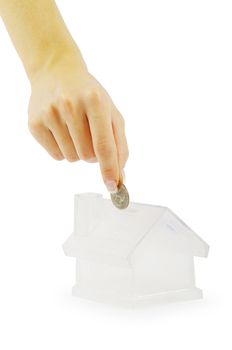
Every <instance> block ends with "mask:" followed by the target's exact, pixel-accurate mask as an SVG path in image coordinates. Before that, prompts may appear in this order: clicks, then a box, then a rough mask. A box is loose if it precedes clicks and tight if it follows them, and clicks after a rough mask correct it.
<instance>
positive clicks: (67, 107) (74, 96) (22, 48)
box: [0, 0, 128, 192]
mask: <svg viewBox="0 0 232 350" xmlns="http://www.w3.org/2000/svg"><path fill="white" fill-rule="evenodd" d="M0 15H1V17H2V19H3V21H4V23H5V25H6V28H7V30H8V32H9V35H10V37H11V39H12V41H13V43H14V46H15V48H16V50H17V52H18V54H19V56H20V58H21V60H22V62H23V65H24V67H25V71H26V73H27V76H28V78H29V80H30V83H31V97H30V101H29V108H28V115H29V118H28V127H29V130H30V132H31V133H32V135H33V136H34V138H35V139H36V140H37V141H38V142H39V143H40V144H41V145H42V146H43V147H44V148H45V149H46V150H47V152H48V153H49V154H50V155H51V156H52V157H53V158H54V159H56V160H62V159H67V160H68V161H70V162H75V161H78V160H84V161H87V162H99V165H100V169H101V173H102V178H103V181H104V183H105V184H106V187H107V189H108V190H109V191H110V192H114V191H115V190H116V189H117V186H118V184H119V182H120V181H121V177H122V169H123V168H124V167H125V164H126V161H127V159H128V146H127V140H126V135H125V126H124V119H123V117H122V115H121V114H120V112H119V111H118V109H117V108H116V106H115V105H114V103H113V101H112V99H111V98H110V96H109V94H108V93H107V91H106V90H105V89H104V87H103V86H102V85H101V84H100V83H99V82H98V81H97V80H96V79H95V78H94V77H93V76H92V75H91V74H90V72H89V71H88V68H87V66H86V64H85V62H84V59H83V57H82V55H81V52H80V50H79V48H78V46H77V45H76V43H75V42H74V40H73V38H72V37H71V35H70V33H69V32H68V29H67V27H66V26H65V23H64V21H63V19H62V17H61V15H60V13H59V11H58V9H57V7H56V4H55V2H54V1H53V0H0Z"/></svg>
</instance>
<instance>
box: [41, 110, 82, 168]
mask: <svg viewBox="0 0 232 350" xmlns="http://www.w3.org/2000/svg"><path fill="white" fill-rule="evenodd" d="M47 124H48V127H49V129H50V131H51V132H52V134H53V136H54V138H55V140H56V142H57V144H58V146H59V148H60V150H61V152H62V154H63V156H64V157H65V158H66V159H67V160H68V161H69V162H75V161H77V160H79V156H78V154H77V151H76V149H75V146H74V144H73V141H72V138H71V136H70V133H69V130H68V127H67V125H66V123H65V122H64V121H63V120H62V119H61V117H60V114H59V112H58V110H57V109H56V108H55V107H53V108H52V110H51V111H50V115H49V117H48V121H47Z"/></svg>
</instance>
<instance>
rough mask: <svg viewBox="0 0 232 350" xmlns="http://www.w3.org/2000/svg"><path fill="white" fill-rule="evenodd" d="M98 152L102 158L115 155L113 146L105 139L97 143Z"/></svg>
mask: <svg viewBox="0 0 232 350" xmlns="http://www.w3.org/2000/svg"><path fill="white" fill-rule="evenodd" d="M96 150H97V153H98V154H99V155H100V156H101V157H108V156H111V155H112V153H113V148H112V146H111V144H110V143H109V142H108V141H107V140H104V139H102V140H100V141H98V142H97V145H96Z"/></svg>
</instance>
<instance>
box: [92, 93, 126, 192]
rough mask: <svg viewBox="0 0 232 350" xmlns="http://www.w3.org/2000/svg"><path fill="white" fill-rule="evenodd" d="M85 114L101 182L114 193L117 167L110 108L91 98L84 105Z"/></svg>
mask: <svg viewBox="0 0 232 350" xmlns="http://www.w3.org/2000/svg"><path fill="white" fill-rule="evenodd" d="M86 112H87V117H88V121H89V126H90V131H91V135H92V141H93V148H94V152H95V154H96V156H97V159H98V161H99V164H100V168H101V173H102V177H103V180H104V182H105V184H106V186H107V188H108V190H109V191H110V192H113V191H116V189H117V184H118V182H119V165H118V156H117V148H116V144H115V140H114V133H113V128H112V120H111V111H110V108H107V107H106V106H104V104H103V103H101V101H100V99H99V98H98V96H92V97H91V99H90V101H88V103H87V104H86Z"/></svg>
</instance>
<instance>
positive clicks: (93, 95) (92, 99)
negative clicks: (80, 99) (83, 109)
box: [85, 88, 102, 106]
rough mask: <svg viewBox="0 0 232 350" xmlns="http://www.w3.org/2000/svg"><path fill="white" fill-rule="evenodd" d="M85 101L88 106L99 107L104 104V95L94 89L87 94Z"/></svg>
mask: <svg viewBox="0 0 232 350" xmlns="http://www.w3.org/2000/svg"><path fill="white" fill-rule="evenodd" d="M85 99H86V101H87V103H88V104H91V105H93V106H98V105H99V104H101V102H102V94H101V92H100V91H99V90H98V89H96V88H94V89H91V90H89V91H87V92H86V95H85Z"/></svg>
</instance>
